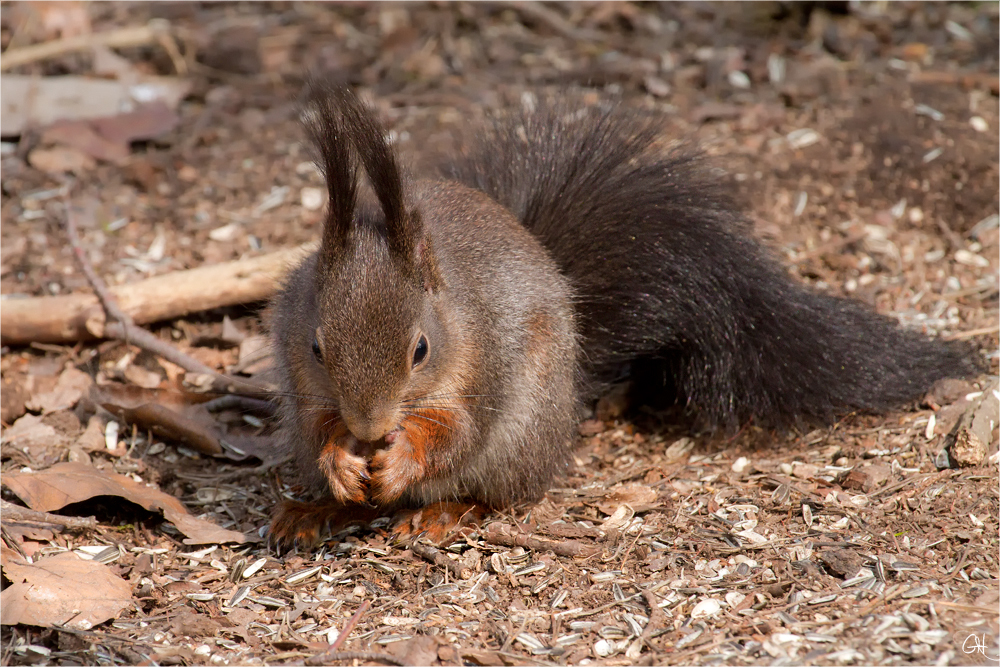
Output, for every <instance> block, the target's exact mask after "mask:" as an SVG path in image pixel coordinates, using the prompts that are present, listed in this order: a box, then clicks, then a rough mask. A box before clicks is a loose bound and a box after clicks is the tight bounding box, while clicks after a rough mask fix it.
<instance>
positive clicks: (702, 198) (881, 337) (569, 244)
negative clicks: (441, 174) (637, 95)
mask: <svg viewBox="0 0 1000 667" xmlns="http://www.w3.org/2000/svg"><path fill="white" fill-rule="evenodd" d="M660 139H661V132H660V128H659V125H658V123H657V122H656V120H655V119H654V118H651V117H649V116H646V115H641V114H638V113H635V112H629V111H626V110H624V109H622V108H621V107H618V106H605V107H598V108H591V109H588V110H585V111H582V112H581V111H579V110H578V109H572V108H565V107H563V106H561V105H558V104H557V105H555V106H554V107H551V106H550V107H548V108H542V109H540V110H536V111H533V112H531V113H521V114H508V115H504V116H501V117H500V118H498V119H496V120H495V121H494V122H493V124H492V125H491V126H490V127H489V129H488V130H487V131H486V132H485V133H483V134H482V135H481V137H480V139H479V142H478V145H476V146H475V147H473V148H472V149H471V150H469V151H467V153H466V154H465V155H464V156H463V157H461V158H460V159H457V160H455V161H454V163H453V164H452V165H450V166H449V167H447V168H446V173H447V174H448V175H449V176H450V177H452V178H454V179H455V180H457V181H459V182H461V183H465V184H467V185H469V186H471V187H474V188H477V189H479V190H482V191H483V192H485V193H487V194H488V195H490V196H491V197H493V198H494V199H495V200H496V201H498V202H499V203H501V204H502V205H504V206H505V207H506V208H508V209H509V210H510V211H512V212H513V213H514V215H515V216H517V218H518V219H519V220H521V221H522V223H523V224H524V226H525V227H526V228H527V229H529V230H530V231H531V232H532V233H534V234H535V235H536V236H537V237H538V238H539V240H541V242H542V244H543V245H544V246H545V247H546V249H547V250H548V251H549V252H550V253H551V255H552V257H553V258H554V259H555V261H556V263H557V264H558V265H559V267H560V268H561V269H562V271H563V272H564V274H565V275H566V276H567V277H568V278H569V280H570V283H571V284H572V286H573V289H574V291H575V293H576V301H575V304H576V311H577V313H578V317H579V321H580V325H579V326H580V336H581V341H582V346H583V352H584V358H585V364H586V368H587V369H588V371H589V373H588V376H589V379H590V381H591V382H592V383H594V384H592V385H591V386H592V387H597V388H598V389H599V388H601V387H602V386H603V383H604V382H606V381H609V380H613V379H615V378H616V377H618V376H619V375H620V373H621V371H622V369H623V368H625V367H628V366H636V367H639V368H641V372H642V374H643V375H644V376H646V377H649V376H657V375H658V376H659V377H660V378H662V380H663V383H664V384H665V385H666V386H667V387H669V388H670V389H672V390H673V391H674V392H676V396H677V397H678V398H679V399H681V400H683V401H685V402H686V403H687V405H688V407H689V408H690V410H691V411H692V412H694V413H696V414H697V415H698V416H699V417H700V418H702V419H703V420H704V421H706V422H708V423H709V424H710V425H722V426H728V427H732V426H734V425H737V424H742V423H743V422H745V421H746V420H749V419H754V420H755V421H757V422H758V423H763V424H765V425H774V424H778V425H781V424H787V423H789V422H790V421H793V420H795V419H797V418H798V417H801V416H814V417H820V418H829V417H831V416H832V415H834V414H835V413H836V412H845V411H850V410H862V411H880V410H885V409H887V408H890V407H892V406H895V405H898V404H900V403H902V402H903V401H906V400H909V399H912V398H915V397H917V396H919V395H920V394H921V392H924V391H926V389H927V388H928V387H929V386H930V385H931V384H932V383H933V382H935V381H936V380H938V379H941V378H944V377H956V376H962V375H967V374H971V373H974V372H975V371H976V368H977V365H976V363H975V362H974V361H973V358H972V356H971V354H970V350H969V349H968V347H967V346H964V345H961V344H950V345H949V344H946V343H942V342H940V341H932V340H929V339H928V338H927V337H925V336H923V335H921V334H919V333H917V332H913V331H907V330H904V329H901V328H899V326H897V324H896V322H895V321H894V320H893V319H890V318H888V317H884V316H881V315H878V314H876V313H874V312H872V310H871V309H870V308H868V307H867V306H865V305H863V304H861V303H858V302H856V301H850V300H847V299H842V298H836V297H832V296H828V295H824V294H821V293H819V292H816V291H814V290H812V289H809V288H807V287H805V286H803V285H801V284H799V283H796V282H794V281H793V280H791V279H790V278H789V276H788V275H787V272H786V271H785V269H784V268H783V267H782V266H780V265H779V264H778V263H777V262H776V261H774V260H773V259H772V258H771V256H770V254H769V253H768V252H767V250H766V249H765V248H764V247H763V246H762V245H761V243H760V242H759V241H757V240H756V239H755V238H753V237H752V236H751V235H750V231H749V230H750V228H751V225H750V223H749V221H748V220H747V219H746V218H745V217H744V215H743V214H742V213H741V212H740V211H739V210H738V209H737V207H735V206H734V205H733V202H732V201H731V199H730V197H728V196H727V194H726V192H725V190H724V188H725V185H724V183H723V182H722V181H721V180H720V179H719V178H718V177H715V176H712V175H711V174H709V173H708V168H707V165H706V164H705V163H704V161H703V160H702V159H700V158H699V157H698V155H697V154H696V153H694V152H692V151H691V150H690V149H688V148H687V147H685V146H681V147H679V148H674V149H673V150H665V149H663V148H661V147H660V146H658V142H659V140H660Z"/></svg>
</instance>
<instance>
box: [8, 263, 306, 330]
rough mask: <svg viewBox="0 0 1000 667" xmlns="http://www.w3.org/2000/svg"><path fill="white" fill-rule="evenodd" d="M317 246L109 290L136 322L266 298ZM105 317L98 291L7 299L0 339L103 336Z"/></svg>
mask: <svg viewBox="0 0 1000 667" xmlns="http://www.w3.org/2000/svg"><path fill="white" fill-rule="evenodd" d="M314 248H315V245H313V244H305V245H302V246H299V247H298V248H292V249H287V250H280V251H277V252H273V253H270V254H267V255H262V256H260V257H253V258H250V259H241V260H237V261H234V262H224V263H221V264H214V265H210V266H203V267H199V268H197V269H189V270H187V271H175V272H173V273H168V274H165V275H162V276H156V277H154V278H148V279H146V280H141V281H138V282H135V283H131V284H128V285H118V286H115V287H111V288H108V290H107V291H108V293H109V294H110V295H111V296H112V297H113V298H114V301H115V302H116V303H117V304H119V306H120V308H121V310H122V311H123V312H125V313H127V314H128V315H129V317H131V318H132V320H133V321H134V323H135V324H149V323H150V322H159V321H163V320H171V319H175V318H178V317H183V316H185V315H188V314H190V313H194V312H198V311H202V310H209V309H211V308H220V307H223V306H232V305H236V304H241V303H252V302H254V301H264V300H266V299H268V298H270V297H271V296H272V295H273V294H274V293H275V291H276V290H277V287H278V286H279V285H280V284H281V281H282V278H283V277H284V275H285V273H286V272H287V271H288V269H289V268H290V267H291V266H293V265H294V264H295V262H296V260H298V259H300V258H301V257H303V256H304V255H305V254H306V253H307V252H310V251H311V250H312V249H314ZM106 320H107V317H106V315H105V312H104V310H103V309H102V308H101V306H100V301H99V300H98V298H97V297H96V296H94V295H93V294H68V295H64V296H46V297H33V298H27V299H5V300H4V302H3V308H2V309H0V341H2V344H3V345H27V344H29V343H73V342H77V341H81V340H89V339H93V338H104V337H107V336H109V335H110V334H109V333H108V332H107V331H106Z"/></svg>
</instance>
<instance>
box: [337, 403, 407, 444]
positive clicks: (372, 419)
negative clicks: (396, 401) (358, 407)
mask: <svg viewBox="0 0 1000 667" xmlns="http://www.w3.org/2000/svg"><path fill="white" fill-rule="evenodd" d="M394 413H395V411H394V410H385V411H373V413H372V414H369V415H367V416H362V415H357V414H354V413H353V412H352V411H349V410H344V411H343V412H342V413H341V417H342V418H343V420H344V425H345V426H347V429H348V430H349V431H350V432H351V434H352V435H354V437H355V438H357V439H358V440H361V441H362V442H375V441H376V440H381V439H382V438H384V437H385V436H386V435H387V434H388V433H390V432H392V431H394V430H395V429H396V418H395V414H394Z"/></svg>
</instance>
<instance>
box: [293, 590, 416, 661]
mask: <svg viewBox="0 0 1000 667" xmlns="http://www.w3.org/2000/svg"><path fill="white" fill-rule="evenodd" d="M371 604H372V602H371V600H365V601H364V602H362V603H361V606H360V607H358V610H357V611H356V612H354V615H353V616H351V618H350V619H349V620H348V621H347V623H345V624H344V629H343V630H341V631H340V634H339V635H337V638H336V639H335V640H334V641H333V644H331V645H330V649H329V650H327V651H324V652H323V653H320V654H319V655H314V656H313V657H311V658H306V664H307V665H325V664H327V663H328V662H330V661H332V660H352V659H353V658H352V657H340V656H348V655H360V653H361V652H358V651H341V650H340V647H341V646H343V645H344V642H345V641H347V636H348V635H349V634H351V632H353V631H354V628H355V626H356V625H357V624H358V621H360V620H361V617H362V616H363V615H364V613H365V612H366V611H368V607H370V606H371ZM366 655H373V656H378V657H377V658H358V659H359V660H389V664H390V665H402V664H406V663H403V662H400V661H398V660H396V659H395V658H393V657H392V656H390V655H387V654H385V653H370V654H366Z"/></svg>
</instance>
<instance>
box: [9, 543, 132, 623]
mask: <svg viewBox="0 0 1000 667" xmlns="http://www.w3.org/2000/svg"><path fill="white" fill-rule="evenodd" d="M3 573H4V576H6V577H7V578H8V579H9V580H10V581H11V582H13V583H12V585H11V586H9V587H8V588H6V589H4V592H3V601H2V603H0V605H2V613H0V616H2V621H0V622H2V623H3V624H4V625H16V624H19V623H25V624H27V625H42V626H51V625H63V624H65V625H66V626H68V627H71V628H75V629H77V630H89V629H90V628H92V627H94V626H95V625H97V624H98V623H103V622H104V621H106V620H108V619H111V618H114V617H115V616H117V615H118V612H120V611H121V610H122V609H124V608H125V607H127V606H128V605H129V604H131V602H132V588H131V586H129V583H128V582H127V581H125V580H124V579H122V578H121V577H118V576H116V575H115V574H113V573H112V572H111V570H109V569H108V568H107V567H106V566H104V565H101V564H100V563H95V562H94V561H89V560H83V559H82V558H80V557H79V556H77V555H76V554H75V553H72V552H65V553H61V554H57V555H55V556H51V557H49V558H44V559H42V560H40V561H38V562H36V563H34V564H29V563H26V562H24V561H20V562H17V559H14V558H9V559H7V560H6V561H5V562H4V564H3Z"/></svg>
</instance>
